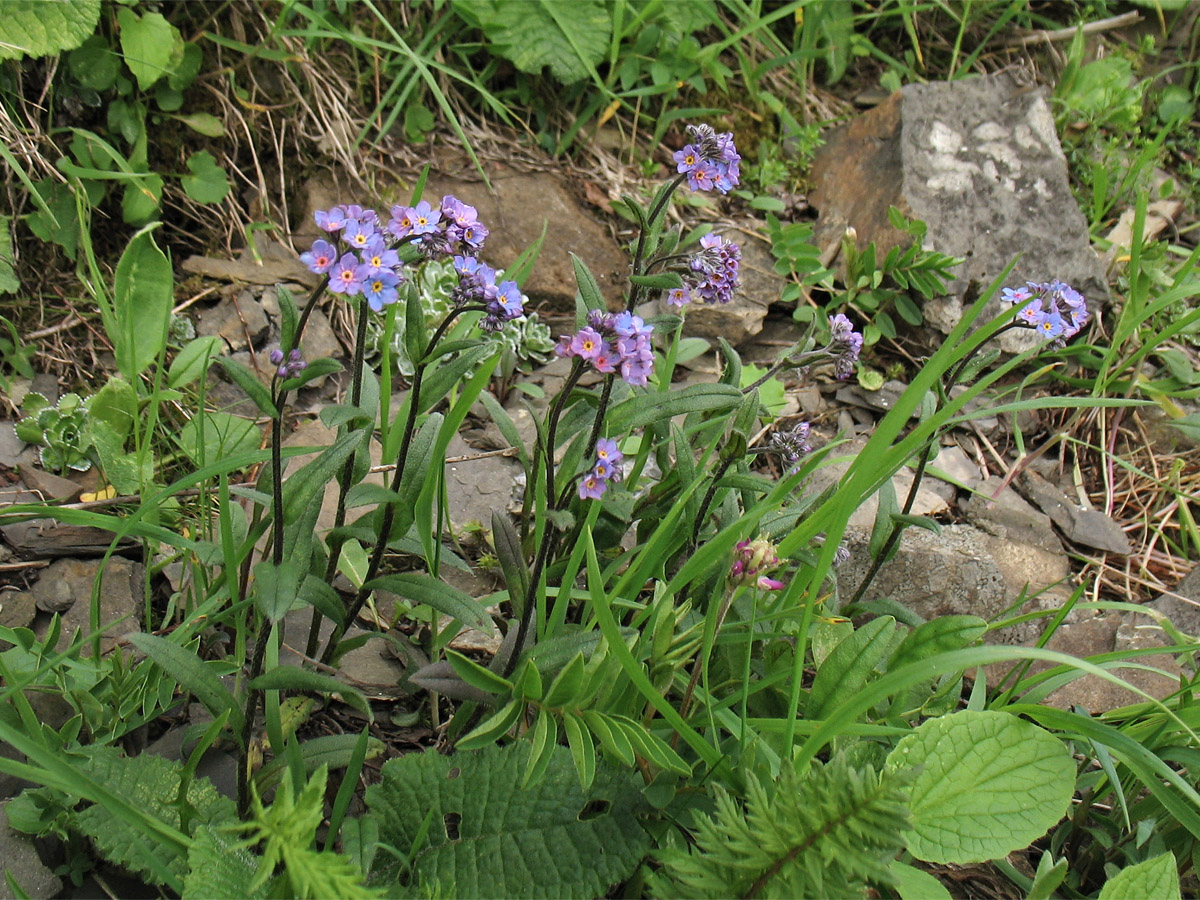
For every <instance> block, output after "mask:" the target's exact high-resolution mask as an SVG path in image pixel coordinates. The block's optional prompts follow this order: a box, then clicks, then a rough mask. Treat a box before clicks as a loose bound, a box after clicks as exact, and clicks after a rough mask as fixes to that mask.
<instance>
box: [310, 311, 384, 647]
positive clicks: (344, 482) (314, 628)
mask: <svg viewBox="0 0 1200 900" xmlns="http://www.w3.org/2000/svg"><path fill="white" fill-rule="evenodd" d="M368 309H369V307H368V306H367V301H366V300H360V301H359V304H358V327H357V330H356V332H355V335H354V363H353V365H354V370H353V374H352V377H351V381H350V405H351V406H358V405H359V404H360V403H361V402H362V382H363V358H364V357H365V356H366V344H367V318H368V315H369V313H368ZM356 455H357V454H353V453H352V454H351V455H350V457H349V458H348V459H347V460H346V464H345V465H344V466H342V471H341V473H340V474H339V476H338V495H337V511H336V512H335V513H334V517H333V531H334V534H333V535H332V536H331V537H330V539H329V560H328V562H326V564H325V583H326V584H333V576H334V575H336V574H337V567H338V561H339V560H340V558H341V555H342V546H343V545H344V544H345V543H346V538H345V537H343V536H342V535H340V534H338V533H337V531H338V529H340V528H341V527H342V526H343V525H345V524H346V494H347V493H349V491H350V486H351V485H350V482H351V481H352V480H353V478H354V457H355V456H356ZM321 617H322V613H321V611H320V610H319V609H317V608H316V607H315V606H314V607H313V611H312V622H311V624H310V625H309V627H308V644H307V646H306V649H305V651H304V655H305V656H307V657H309V658H312V657H314V656H316V654H317V645H318V644H319V643H320V641H321Z"/></svg>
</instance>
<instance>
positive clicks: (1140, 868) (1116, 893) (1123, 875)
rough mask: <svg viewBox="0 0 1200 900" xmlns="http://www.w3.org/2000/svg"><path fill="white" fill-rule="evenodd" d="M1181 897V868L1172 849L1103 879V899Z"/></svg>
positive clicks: (1101, 895)
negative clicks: (1178, 866)
mask: <svg viewBox="0 0 1200 900" xmlns="http://www.w3.org/2000/svg"><path fill="white" fill-rule="evenodd" d="M1146 897H1155V898H1157V900H1179V897H1180V890H1179V869H1178V868H1177V864H1176V862H1175V854H1174V853H1171V852H1170V851H1168V852H1166V853H1164V854H1162V855H1161V856H1156V857H1154V858H1153V859H1148V860H1146V861H1145V862H1140V863H1138V864H1137V865H1134V866H1130V867H1129V868H1127V869H1122V870H1121V871H1120V872H1118V873H1117V874H1116V875H1114V876H1113V877H1112V878H1110V879H1108V881H1106V882H1105V883H1104V887H1103V888H1101V889H1100V900H1143V898H1146Z"/></svg>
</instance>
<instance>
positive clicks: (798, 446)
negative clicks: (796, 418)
mask: <svg viewBox="0 0 1200 900" xmlns="http://www.w3.org/2000/svg"><path fill="white" fill-rule="evenodd" d="M808 432H809V425H808V423H807V422H800V423H799V424H798V425H796V427H795V428H793V429H791V430H790V431H776V432H775V433H774V434H772V435H771V438H770V440H769V441H768V442H767V449H769V450H770V451H771V452H773V453H778V454H779V455H780V456H781V457H782V458H783V461H784V462H786V463H787V464H788V465H789V466H795V465H796V464H797V463H798V462H800V458H801V457H802V456H804V455H805V454H806V453H811V452H812V444H810V443H809V442H808Z"/></svg>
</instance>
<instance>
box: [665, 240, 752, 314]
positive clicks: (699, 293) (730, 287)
mask: <svg viewBox="0 0 1200 900" xmlns="http://www.w3.org/2000/svg"><path fill="white" fill-rule="evenodd" d="M741 263H742V248H741V247H739V246H738V245H737V244H735V243H734V242H733V241H727V240H725V238H723V237H721V236H720V235H719V234H712V233H709V234H706V235H704V237H702V238H700V250H699V251H698V252H697V253H695V254H693V255H692V256H691V257H689V258H688V261H687V269H686V270H685V271H684V272H683V273H682V274H683V285H682V287H677V288H672V289H671V290H669V291H667V303H669V304H670V305H671V306H679V307H682V306H685V305H686V304H688V303H691V302H692V300H693V299H699V300H703V301H704V302H705V303H708V304H713V303H728V302H729V301H730V300H732V299H733V292H734V291H736V290H737V288H738V285H739V283H740V282H739V270H740V268H741Z"/></svg>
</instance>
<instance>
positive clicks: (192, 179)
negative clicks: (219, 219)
mask: <svg viewBox="0 0 1200 900" xmlns="http://www.w3.org/2000/svg"><path fill="white" fill-rule="evenodd" d="M187 167H188V171H189V172H191V174H190V175H184V176H183V177H182V178H180V179H179V183H180V184H182V185H183V190H184V191H185V192H186V193H187V195H188V196H189V197H191V198H192V199H193V200H195V201H196V202H197V203H220V202H221V201H222V200H224V199H225V198H226V197H227V196H228V195H229V189H230V184H229V176H228V175H227V174H226V173H225V170H224V169H223V168H221V167H220V166H219V165H217V160H216V157H214V156H213V155H212V154H211V153H209V152H208V151H207V150H201V151H200V152H198V153H193V154H192V155H191V156H189V157H188V161H187Z"/></svg>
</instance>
